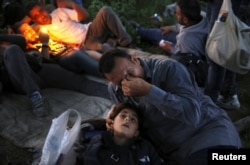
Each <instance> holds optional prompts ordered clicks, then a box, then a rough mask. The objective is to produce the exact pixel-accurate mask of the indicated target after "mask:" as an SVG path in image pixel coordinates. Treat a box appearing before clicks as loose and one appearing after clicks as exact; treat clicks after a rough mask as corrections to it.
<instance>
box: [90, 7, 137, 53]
mask: <svg viewBox="0 0 250 165" xmlns="http://www.w3.org/2000/svg"><path fill="white" fill-rule="evenodd" d="M108 31H110V32H112V33H113V34H114V35H115V36H116V37H117V38H118V43H119V45H120V46H127V45H129V44H130V43H131V42H132V39H131V36H130V35H129V34H128V33H127V32H126V29H125V28H124V26H123V25H122V23H121V21H120V19H119V18H118V16H117V15H116V14H115V13H114V11H113V10H112V9H111V8H110V7H107V6H104V7H102V8H101V9H100V11H99V12H98V13H97V15H96V17H95V18H94V20H93V21H92V23H91V25H90V26H89V29H88V33H87V37H86V41H85V47H86V48H87V49H92V50H102V44H101V43H103V42H104V41H105V40H106V37H107V32H108Z"/></svg>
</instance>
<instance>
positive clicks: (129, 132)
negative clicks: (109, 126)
mask: <svg viewBox="0 0 250 165" xmlns="http://www.w3.org/2000/svg"><path fill="white" fill-rule="evenodd" d="M138 127H139V126H138V116H137V113H136V112H135V111H133V110H131V109H128V108H124V109H123V110H121V112H120V113H119V114H118V115H117V116H116V117H115V119H114V123H113V129H114V136H118V137H125V138H133V137H135V136H137V135H138V134H139V131H138Z"/></svg>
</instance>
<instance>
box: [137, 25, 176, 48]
mask: <svg viewBox="0 0 250 165" xmlns="http://www.w3.org/2000/svg"><path fill="white" fill-rule="evenodd" d="M137 34H138V35H139V36H140V37H141V40H144V41H147V42H149V43H152V44H154V45H159V42H160V40H162V39H163V40H166V41H170V42H172V43H173V44H176V35H177V33H176V32H169V33H167V34H165V35H162V32H161V30H160V29H159V28H144V27H140V28H138V30H137Z"/></svg>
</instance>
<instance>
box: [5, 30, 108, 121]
mask: <svg viewBox="0 0 250 165" xmlns="http://www.w3.org/2000/svg"><path fill="white" fill-rule="evenodd" d="M8 35H9V36H10V38H12V37H13V38H14V41H17V39H16V38H18V37H22V36H18V37H15V35H13V34H8ZM0 37H1V36H0ZM22 38H23V37H22ZM18 40H19V39H18ZM20 40H21V39H20ZM14 41H13V42H10V43H8V44H7V45H6V46H5V48H4V51H2V54H1V55H0V56H1V57H2V58H1V59H2V61H3V67H4V70H5V72H7V75H8V78H9V81H10V83H11V85H12V87H13V88H14V90H15V91H16V92H18V93H22V94H26V95H27V96H28V97H29V98H30V101H31V104H32V111H33V113H34V115H35V116H37V117H44V116H46V115H47V114H48V111H49V105H48V102H47V101H46V99H45V98H44V97H43V96H42V93H41V89H43V88H49V87H50V88H60V89H67V90H74V91H78V92H82V93H85V94H89V95H93V96H100V97H104V98H107V99H109V97H108V96H109V95H108V91H107V85H105V84H102V83H98V82H95V81H92V80H89V79H87V78H86V77H84V76H83V75H81V74H76V73H73V72H70V71H68V70H65V69H63V68H61V67H60V66H59V65H57V64H53V63H43V62H42V61H41V59H43V58H46V56H48V52H49V51H48V49H49V48H48V46H47V45H43V46H42V54H40V53H39V52H38V51H36V52H37V55H38V56H37V58H35V57H36V56H32V55H29V54H26V53H25V52H24V50H22V49H21V48H20V46H19V45H18V44H15V43H16V42H14ZM23 41H24V42H25V39H24V38H23ZM21 45H22V44H21ZM42 55H43V58H42ZM28 60H31V61H29V62H32V63H29V62H28Z"/></svg>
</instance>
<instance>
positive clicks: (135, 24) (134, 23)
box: [129, 21, 141, 31]
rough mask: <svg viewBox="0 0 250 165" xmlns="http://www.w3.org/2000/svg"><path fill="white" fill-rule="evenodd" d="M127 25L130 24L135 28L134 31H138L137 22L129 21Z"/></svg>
mask: <svg viewBox="0 0 250 165" xmlns="http://www.w3.org/2000/svg"><path fill="white" fill-rule="evenodd" d="M129 25H130V26H132V27H133V28H134V29H135V31H138V30H139V29H140V27H141V26H140V25H139V24H138V23H137V22H135V21H129Z"/></svg>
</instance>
